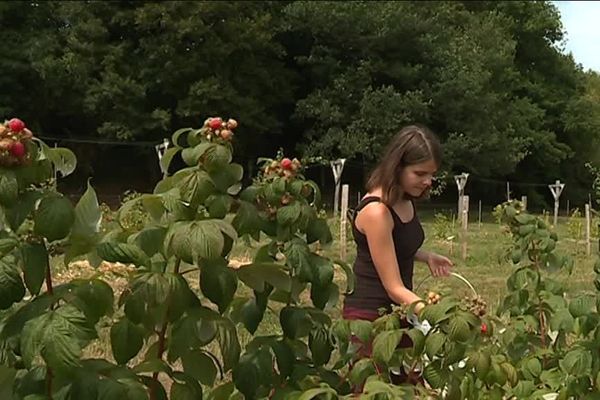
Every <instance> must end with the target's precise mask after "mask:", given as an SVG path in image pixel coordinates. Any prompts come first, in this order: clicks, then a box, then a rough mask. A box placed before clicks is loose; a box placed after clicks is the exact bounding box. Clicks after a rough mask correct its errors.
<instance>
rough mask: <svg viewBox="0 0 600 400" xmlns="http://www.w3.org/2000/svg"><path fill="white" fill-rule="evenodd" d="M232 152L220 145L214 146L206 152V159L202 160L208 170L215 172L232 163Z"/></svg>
mask: <svg viewBox="0 0 600 400" xmlns="http://www.w3.org/2000/svg"><path fill="white" fill-rule="evenodd" d="M231 159H232V154H231V151H230V150H229V149H228V148H227V147H225V146H223V145H220V144H213V145H212V146H211V147H210V148H208V149H207V150H206V151H205V152H204V157H203V159H202V160H201V162H202V163H203V165H205V166H206V168H207V169H209V170H211V171H214V170H217V169H219V168H221V167H223V166H224V165H227V164H229V163H230V162H231Z"/></svg>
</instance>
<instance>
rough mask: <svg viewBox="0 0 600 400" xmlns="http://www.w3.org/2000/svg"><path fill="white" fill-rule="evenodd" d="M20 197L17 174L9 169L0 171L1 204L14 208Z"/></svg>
mask: <svg viewBox="0 0 600 400" xmlns="http://www.w3.org/2000/svg"><path fill="white" fill-rule="evenodd" d="M18 196H19V184H18V182H17V176H16V175H15V173H14V172H13V171H11V170H8V169H0V204H1V205H3V206H5V207H12V206H13V205H14V204H15V202H16V201H17V198H18Z"/></svg>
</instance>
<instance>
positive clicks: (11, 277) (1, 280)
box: [0, 258, 25, 310]
mask: <svg viewBox="0 0 600 400" xmlns="http://www.w3.org/2000/svg"><path fill="white" fill-rule="evenodd" d="M23 296H25V286H23V281H22V280H21V275H20V274H19V271H18V270H17V269H16V268H15V266H14V265H11V264H9V263H8V262H7V260H6V258H3V259H1V260H0V309H2V310H4V309H7V308H8V307H10V306H11V305H12V304H13V303H16V302H18V301H21V299H23Z"/></svg>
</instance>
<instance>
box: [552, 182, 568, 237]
mask: <svg viewBox="0 0 600 400" xmlns="http://www.w3.org/2000/svg"><path fill="white" fill-rule="evenodd" d="M548 187H549V188H550V191H551V192H552V196H553V197H554V226H557V225H558V206H559V199H560V195H561V193H562V191H563V189H564V188H565V184H564V183H560V181H559V180H558V179H557V180H556V182H555V183H554V185H548Z"/></svg>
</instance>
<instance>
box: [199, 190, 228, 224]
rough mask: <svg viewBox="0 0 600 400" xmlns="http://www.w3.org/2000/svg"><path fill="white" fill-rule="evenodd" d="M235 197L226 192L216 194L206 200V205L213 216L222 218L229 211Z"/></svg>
mask: <svg viewBox="0 0 600 400" xmlns="http://www.w3.org/2000/svg"><path fill="white" fill-rule="evenodd" d="M232 203H233V199H232V198H231V196H229V195H226V194H216V195H212V196H210V197H209V198H208V199H207V200H206V203H205V205H206V207H208V213H209V214H210V217H211V218H216V219H221V218H225V216H226V215H227V214H228V213H229V209H230V208H231V204H232Z"/></svg>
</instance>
